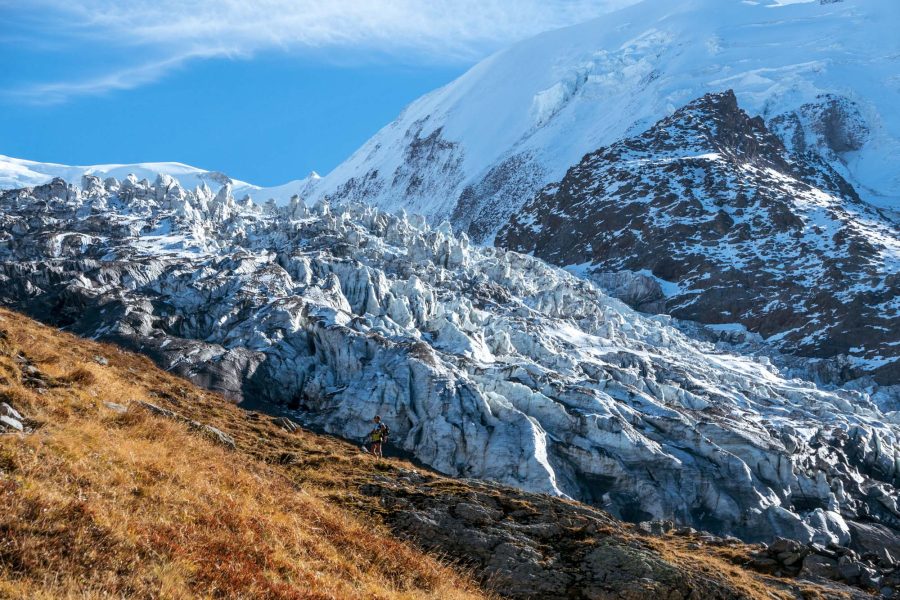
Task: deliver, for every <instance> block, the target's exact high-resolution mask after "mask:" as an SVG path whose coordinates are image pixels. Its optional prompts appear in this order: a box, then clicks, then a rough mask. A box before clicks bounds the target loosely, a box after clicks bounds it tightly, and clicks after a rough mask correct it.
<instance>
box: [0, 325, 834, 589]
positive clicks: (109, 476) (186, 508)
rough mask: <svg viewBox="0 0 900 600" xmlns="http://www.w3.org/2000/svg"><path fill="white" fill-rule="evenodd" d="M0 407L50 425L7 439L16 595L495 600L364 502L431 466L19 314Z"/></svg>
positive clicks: (693, 566)
mask: <svg viewBox="0 0 900 600" xmlns="http://www.w3.org/2000/svg"><path fill="white" fill-rule="evenodd" d="M19 353H21V354H22V355H24V356H25V357H26V358H27V360H28V362H29V363H30V364H32V365H34V366H36V367H37V368H38V369H39V370H40V372H41V377H43V378H44V380H45V381H46V383H47V385H48V387H47V389H46V391H45V392H44V393H39V390H37V389H35V388H34V387H29V386H27V385H25V382H24V378H23V373H22V364H21V363H20V362H17V361H16V359H15V356H16V355H17V354H19ZM97 356H103V357H104V358H106V359H107V360H108V365H105V366H104V365H100V364H98V362H97V361H96V360H95V357H97ZM30 385H32V386H33V385H34V383H33V382H31V383H30ZM139 400H140V401H147V402H152V403H154V404H157V405H159V406H162V407H164V408H168V409H171V410H174V411H176V412H178V413H179V414H180V415H182V416H184V417H187V418H189V419H195V420H197V421H200V422H202V423H206V424H209V425H212V426H214V427H217V428H219V429H221V430H222V431H224V432H226V433H228V434H229V435H231V436H232V437H233V438H234V439H235V441H236V445H237V450H236V451H231V450H228V449H226V448H224V447H222V446H220V445H216V444H215V443H214V442H213V441H212V440H210V439H208V438H207V437H204V436H202V435H198V434H197V433H196V432H193V431H191V430H190V429H189V428H188V427H187V426H186V425H183V424H181V423H177V422H174V421H170V420H168V419H165V418H162V417H157V416H154V415H151V414H150V413H149V412H147V411H144V410H141V409H139V408H136V401H139ZM0 401H6V402H9V403H10V404H12V405H13V406H14V407H15V408H17V409H18V410H20V412H22V413H23V414H24V415H25V416H26V417H27V418H28V420H29V425H30V426H31V427H32V428H33V429H34V432H33V433H31V434H29V435H24V436H22V435H0V599H3V598H15V599H20V598H21V599H24V598H28V599H32V598H34V599H50V598H53V599H56V598H63V599H70V598H71V599H79V600H85V599H95V598H166V599H169V598H171V599H180V598H236V599H243V598H246V599H251V598H254V599H255V598H260V599H263V598H265V599H270V598H271V599H275V600H278V599H300V598H303V599H325V598H334V599H340V600H343V599H354V598H360V599H363V598H364V599H367V600H369V599H385V600H388V599H401V598H402V599H420V598H423V599H428V598H432V599H448V600H457V599H468V598H483V597H485V595H484V594H483V593H482V592H480V591H479V590H478V589H477V587H476V586H475V585H474V584H473V583H472V580H471V578H470V577H468V576H467V575H466V574H465V573H464V572H462V571H460V570H458V569H454V568H452V567H451V566H449V565H447V564H446V563H443V562H441V561H440V560H438V559H436V558H435V557H433V556H430V555H428V554H426V553H423V552H422V551H420V550H418V549H417V548H415V547H413V546H411V545H409V544H407V543H404V542H401V541H399V540H397V539H395V538H393V537H392V536H391V535H390V534H389V533H388V531H387V529H386V528H385V527H384V525H383V522H382V520H381V517H382V515H383V514H384V513H385V511H386V510H387V509H385V508H384V507H382V506H381V505H380V504H378V502H377V500H376V499H373V498H371V497H369V496H365V495H363V494H360V493H359V492H358V489H359V486H360V485H361V484H363V483H365V482H367V481H369V480H370V479H371V478H372V476H373V475H374V474H384V475H388V476H390V475H392V474H396V473H397V472H398V471H399V470H408V469H413V468H415V467H414V466H413V465H411V464H409V463H407V462H405V461H402V460H396V459H392V460H390V461H374V460H373V458H372V457H371V456H368V455H363V454H361V453H360V452H359V451H358V449H357V448H355V447H354V446H352V445H350V444H348V443H345V442H343V441H340V440H337V439H335V438H332V437H329V436H323V435H318V434H314V433H311V432H309V431H305V430H300V431H298V432H296V433H287V432H285V431H283V430H282V429H280V428H278V427H276V426H275V425H274V424H273V423H272V422H271V420H270V419H269V418H267V417H265V416H261V415H258V414H255V413H251V412H248V411H244V410H242V409H240V408H238V407H236V406H234V405H233V404H231V403H229V402H227V401H225V400H224V399H222V398H221V397H219V396H217V395H216V394H213V393H211V392H207V391H204V390H201V389H199V388H197V387H195V386H193V385H192V384H190V383H188V382H186V381H184V380H182V379H179V378H177V377H174V376H172V375H170V374H168V373H165V372H164V371H162V370H160V369H158V368H156V367H155V366H154V365H153V363H152V362H151V361H150V360H149V359H147V358H145V357H143V356H140V355H137V354H132V353H128V352H124V351H122V350H120V349H118V348H116V347H114V346H111V345H108V344H99V343H96V342H92V341H89V340H83V339H80V338H76V337H74V336H71V335H68V334H65V333H60V332H58V331H55V330H53V329H50V328H48V327H45V326H42V325H40V324H37V323H36V322H34V321H32V320H30V319H28V318H26V317H23V316H21V315H18V314H16V313H13V312H10V311H7V310H4V309H0ZM106 402H115V403H118V404H122V405H125V406H128V407H129V410H128V411H127V412H126V413H125V414H119V413H117V412H116V411H114V410H111V409H110V408H108V407H107V406H106V405H105V403H106ZM466 485H467V484H466V483H465V482H462V481H456V480H453V479H440V480H439V481H434V482H432V484H431V485H430V487H431V488H432V489H433V490H435V492H434V493H442V492H441V490H444V491H446V492H447V493H453V492H454V491H456V492H460V491H462V492H464V491H465V490H466ZM561 502H565V501H562V500H561ZM529 508H530V507H529V506H527V505H525V506H523V509H526V510H527V509H529ZM601 534H604V532H603V531H601ZM605 534H608V535H609V536H615V537H618V538H622V539H632V540H639V541H640V543H641V544H642V545H644V546H645V547H647V548H651V549H653V550H654V551H656V552H657V553H658V554H659V555H660V556H661V557H662V558H664V559H665V560H666V561H668V562H669V563H671V564H672V565H674V566H676V567H678V568H681V569H685V570H686V571H692V572H694V573H699V574H701V575H702V576H704V577H708V578H710V579H714V580H718V581H722V580H724V581H725V582H727V584H728V585H729V586H730V587H732V588H733V589H735V590H738V591H740V592H741V593H742V594H743V595H744V596H745V597H748V598H760V599H762V598H766V599H773V598H774V599H779V598H796V597H798V594H797V591H798V586H796V585H795V584H794V583H793V582H791V581H789V580H785V579H779V578H775V577H770V576H765V575H761V574H759V573H755V572H753V571H749V570H747V569H744V568H742V566H741V565H743V564H746V563H748V562H749V560H750V557H749V553H750V552H751V551H752V549H751V548H749V547H747V546H744V545H737V546H726V547H712V546H705V547H703V548H702V549H699V550H698V549H697V548H696V544H695V540H693V539H692V538H691V537H677V536H663V537H647V536H643V535H641V534H639V533H638V532H637V531H636V530H634V529H632V528H630V527H627V526H622V527H618V528H611V529H610V530H609V531H608V532H605ZM799 590H800V597H804V598H811V599H812V598H825V597H827V598H835V597H839V596H840V594H833V593H828V594H823V593H821V592H822V590H821V589H819V588H816V587H815V586H802V587H800V588H799Z"/></svg>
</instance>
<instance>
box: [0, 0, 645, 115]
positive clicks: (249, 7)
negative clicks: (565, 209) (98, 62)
mask: <svg viewBox="0 0 900 600" xmlns="http://www.w3.org/2000/svg"><path fill="white" fill-rule="evenodd" d="M635 1H636V0H433V1H429V0H329V1H325V2H323V1H322V0H189V1H185V0H130V1H128V0H32V1H31V2H30V3H29V5H28V9H26V10H25V11H22V12H23V13H25V12H27V13H28V14H29V15H30V17H31V22H32V27H33V28H34V29H33V30H32V31H31V35H36V36H51V37H52V38H53V39H59V40H63V41H64V42H67V44H63V45H64V46H65V45H68V46H69V47H70V49H71V50H72V51H77V47H78V46H79V45H80V44H91V45H92V46H96V47H99V48H101V49H102V51H104V52H107V51H108V52H109V53H111V54H115V56H116V59H117V60H116V61H115V63H116V64H118V65H119V66H117V67H115V68H110V69H109V70H108V71H106V72H103V73H101V74H99V75H96V74H94V75H91V76H87V75H83V76H79V74H74V76H73V78H72V79H70V80H65V81H49V82H42V83H38V84H30V85H29V86H27V87H21V88H18V89H14V90H12V91H10V92H9V94H10V95H13V96H15V97H17V98H19V99H21V100H24V101H28V102H32V103H56V102H63V101H65V100H67V99H69V98H71V97H75V96H83V95H92V94H102V93H106V92H109V91H114V90H123V89H131V88H135V87H138V86H141V85H145V84H147V83H151V82H153V81H157V80H159V79H160V78H161V77H164V76H165V75H166V73H168V72H170V71H172V70H173V69H177V68H179V67H181V66H183V65H185V64H186V63H188V62H190V61H192V60H196V59H201V58H215V57H250V56H253V55H254V54H257V53H259V52H265V51H269V50H282V51H288V52H294V53H303V52H311V51H319V52H317V56H322V55H323V54H327V51H329V50H336V51H340V52H341V55H342V57H344V59H346V57H347V55H348V54H349V55H351V56H353V57H355V58H356V59H357V60H365V59H366V57H371V56H372V55H378V56H390V57H392V58H393V59H396V60H400V61H403V62H407V63H416V62H419V63H421V62H432V63H461V62H462V63H464V62H471V61H474V60H476V59H477V58H479V57H481V56H484V55H485V54H486V53H488V52H490V51H492V50H494V49H496V48H498V47H500V46H502V45H504V44H507V43H510V42H512V41H514V40H517V39H521V38H524V37H527V36H529V35H532V34H535V33H538V32H540V31H544V30H547V29H553V28H556V27H562V26H565V25H569V24H572V23H576V22H580V21H584V20H587V19H590V18H593V17H596V16H599V15H601V14H603V13H605V12H608V11H609V10H613V9H615V8H618V7H621V6H624V5H628V4H633V3H634V2H635ZM4 3H5V0H0V7H2V6H3V5H4ZM36 16H39V18H35V17H36ZM35 23H38V24H39V25H35ZM321 51H326V52H324V53H323V52H321Z"/></svg>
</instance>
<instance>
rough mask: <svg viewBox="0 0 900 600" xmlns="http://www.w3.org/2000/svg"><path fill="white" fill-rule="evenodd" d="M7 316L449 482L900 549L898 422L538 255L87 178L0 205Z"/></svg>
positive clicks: (317, 211) (173, 186) (643, 515)
mask: <svg viewBox="0 0 900 600" xmlns="http://www.w3.org/2000/svg"><path fill="white" fill-rule="evenodd" d="M0 209H2V210H0V282H2V286H0V300H2V302H3V303H4V304H6V305H8V306H11V307H15V308H18V309H20V310H23V311H26V312H28V313H29V314H31V315H34V316H36V317H38V318H40V319H41V320H44V321H45V322H48V323H53V324H54V325H57V326H62V327H66V328H67V329H69V330H71V331H73V332H76V333H79V334H82V335H86V336H91V337H97V338H101V339H106V340H111V341H116V342H118V343H120V344H123V345H125V346H128V347H132V348H135V349H138V350H140V351H142V352H144V353H146V354H147V355H149V356H151V357H152V358H153V359H154V360H156V362H157V363H158V364H160V365H161V366H163V367H164V368H166V369H168V370H170V371H172V372H175V373H178V374H181V375H183V376H185V377H187V378H189V379H192V380H193V381H196V382H198V383H200V384H201V385H204V386H206V387H208V388H210V389H215V390H219V391H222V392H224V393H227V394H229V395H231V397H233V398H234V399H236V400H242V399H243V400H246V401H247V402H253V401H257V400H266V401H270V402H275V403H280V404H283V405H286V406H288V407H290V408H291V409H292V410H294V411H295V412H294V414H295V415H296V416H297V418H298V419H300V420H302V421H303V422H305V423H307V424H309V425H310V426H314V427H317V428H320V429H323V430H325V431H329V432H333V433H336V434H339V435H342V436H345V437H349V438H357V439H358V438H360V437H361V436H362V435H363V434H364V433H365V432H366V430H367V422H368V420H369V419H370V417H371V415H372V414H376V413H377V414H381V415H383V416H384V417H385V419H386V420H387V421H388V422H389V423H390V424H391V428H392V430H393V433H394V440H395V443H396V444H397V445H398V446H399V447H400V448H402V449H403V450H405V451H408V452H410V453H412V454H413V455H414V456H415V457H417V458H418V459H419V460H421V461H423V462H424V463H426V464H428V465H430V466H432V467H434V468H436V469H438V470H439V471H442V472H444V473H447V474H452V475H455V476H463V477H472V478H480V479H486V480H494V481H499V482H502V483H506V484H511V485H515V486H518V487H521V488H524V489H526V490H530V491H537V492H545V493H550V494H554V495H566V496H570V497H572V498H577V499H580V500H583V501H586V502H588V503H592V504H596V505H598V506H601V507H604V508H605V509H607V510H609V511H610V512H611V513H612V514H614V515H615V516H618V517H620V518H624V519H627V520H633V521H641V520H646V519H653V518H674V519H675V520H677V521H678V522H680V523H682V524H685V525H690V526H694V527H696V528H698V529H704V530H709V531H712V532H716V533H731V534H734V535H738V536H741V537H743V538H745V539H751V540H753V539H768V538H770V537H772V536H774V535H783V536H786V537H791V538H795V539H798V540H801V541H804V542H807V541H816V542H818V543H829V542H831V543H840V544H847V543H852V542H854V539H855V538H859V539H860V540H862V539H864V538H871V537H872V536H873V535H878V534H884V535H889V536H890V535H896V529H897V528H900V507H898V506H897V499H896V490H897V486H898V484H900V480H898V478H900V468H898V465H900V460H898V446H900V444H898V417H897V413H896V412H886V411H882V410H881V409H880V408H879V407H878V405H877V404H876V403H874V402H873V401H872V399H871V397H870V396H869V395H868V394H867V393H865V392H859V391H848V390H838V391H824V390H821V389H818V388H816V386H814V385H812V384H809V383H805V382H802V381H799V380H788V379H785V378H783V377H781V376H780V375H779V373H778V371H777V369H776V368H774V367H773V366H772V365H771V364H769V363H768V361H766V360H765V359H759V360H752V359H747V358H741V357H739V356H735V355H732V354H728V353H723V352H721V351H718V350H716V349H715V347H713V346H712V345H710V344H705V343H700V342H697V341H694V340H692V339H690V338H688V337H686V336H684V335H683V334H681V333H680V332H679V331H678V330H677V329H675V328H673V327H672V326H671V325H670V319H669V317H666V316H655V317H648V316H645V315H641V314H639V313H636V312H635V311H633V310H631V309H630V308H628V307H627V306H625V305H624V304H622V303H621V302H619V301H617V300H614V299H612V298H610V297H608V296H606V295H605V294H603V293H602V292H600V291H599V290H598V289H597V288H596V287H594V286H593V285H592V284H590V283H589V282H586V281H584V280H582V279H579V278H577V277H574V276H572V275H571V274H569V273H566V272H564V271H562V270H559V269H557V268H554V267H551V266H549V265H547V264H546V263H543V262H542V261H540V260H538V259H535V258H531V257H528V256H523V255H521V254H517V253H515V252H507V251H504V250H500V249H495V248H477V247H472V246H471V245H470V244H469V243H468V241H467V239H466V237H465V236H464V235H463V236H458V237H457V236H454V235H453V234H452V231H451V229H450V227H449V226H447V225H444V226H441V227H438V228H431V227H429V226H428V225H426V224H425V222H424V220H423V219H421V218H417V217H407V216H405V215H399V216H398V215H389V214H386V213H383V212H380V211H378V210H376V209H373V208H370V207H363V206H349V205H348V206H329V205H328V204H325V203H320V204H318V205H317V206H315V207H314V208H313V209H312V210H310V209H308V208H307V207H305V206H304V205H303V204H302V203H300V202H299V201H298V200H295V201H294V202H292V203H291V204H289V205H288V206H285V207H277V206H275V205H274V203H271V204H267V205H266V206H258V205H256V204H254V203H253V202H252V201H250V200H249V199H244V200H241V201H236V200H235V199H234V198H233V196H232V195H231V193H230V189H229V188H228V186H225V187H223V188H222V189H221V190H219V192H218V193H216V194H213V193H212V192H211V191H210V190H209V189H208V188H205V187H200V188H198V189H196V190H193V191H189V190H185V189H183V188H182V187H181V186H180V185H179V184H178V183H177V182H176V181H175V180H173V179H171V178H166V177H160V178H159V179H158V180H157V181H156V182H155V183H154V184H151V183H149V182H147V181H138V180H137V179H136V178H126V179H125V180H124V181H121V182H120V181H117V180H114V179H109V180H107V181H105V182H104V181H100V180H99V179H97V178H92V177H88V178H86V179H85V181H84V182H83V183H82V186H81V188H76V187H74V186H71V185H68V184H66V183H65V182H63V181H61V180H55V181H53V182H52V183H51V184H48V185H45V186H39V187H36V188H26V189H22V190H13V191H8V192H4V193H3V194H2V195H0Z"/></svg>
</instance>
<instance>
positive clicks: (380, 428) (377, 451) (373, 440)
mask: <svg viewBox="0 0 900 600" xmlns="http://www.w3.org/2000/svg"><path fill="white" fill-rule="evenodd" d="M373 420H374V421H375V428H374V429H373V430H372V431H371V433H369V443H370V444H371V446H370V451H371V452H372V454H374V455H375V456H376V457H377V458H382V454H381V447H382V445H383V444H384V443H385V442H387V438H388V434H390V429H388V426H387V425H385V424H384V423H383V422H382V421H381V416H380V415H375V419H373Z"/></svg>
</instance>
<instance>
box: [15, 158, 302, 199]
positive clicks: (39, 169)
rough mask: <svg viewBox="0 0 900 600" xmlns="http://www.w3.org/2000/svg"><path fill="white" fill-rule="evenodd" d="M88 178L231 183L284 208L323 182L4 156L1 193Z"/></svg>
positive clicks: (239, 192)
mask: <svg viewBox="0 0 900 600" xmlns="http://www.w3.org/2000/svg"><path fill="white" fill-rule="evenodd" d="M84 175H92V176H95V177H99V178H101V179H105V178H107V177H113V178H116V179H126V178H128V177H129V176H131V177H133V178H134V179H135V180H140V179H147V180H148V181H155V180H156V178H157V176H159V175H168V176H170V177H175V178H177V179H178V181H179V184H180V185H182V186H184V187H185V188H191V189H193V188H195V187H197V186H207V187H209V188H212V189H215V190H217V189H219V188H220V187H222V186H223V185H225V184H226V183H227V184H230V185H231V190H232V193H233V194H234V195H235V197H237V198H243V197H244V196H250V197H252V198H254V199H255V200H256V201H262V202H265V201H266V200H269V199H270V198H271V199H273V200H275V201H276V202H279V203H281V204H286V203H288V202H289V201H290V199H291V196H294V195H296V194H306V193H307V192H306V190H307V189H308V188H309V186H310V185H313V184H315V182H316V181H317V180H318V178H319V175H318V174H317V173H311V174H310V175H309V176H307V177H306V178H304V179H298V180H295V181H289V182H288V183H285V184H283V185H278V186H272V187H260V186H258V185H253V184H252V183H247V182H245V181H238V180H236V179H232V178H230V177H229V176H228V175H226V174H225V173H221V172H218V171H206V170H203V169H198V168H197V167H192V166H190V165H185V164H182V163H177V162H149V163H133V164H124V165H118V164H111V165H86V166H73V165H60V164H55V163H42V162H36V161H33V160H23V159H21V158H12V157H11V156H3V155H2V154H0V190H9V189H15V188H22V187H30V186H35V185H43V184H45V183H49V182H50V181H51V180H52V179H54V178H56V177H59V178H61V179H65V180H67V181H75V182H80V181H81V178H82V176H84Z"/></svg>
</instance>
